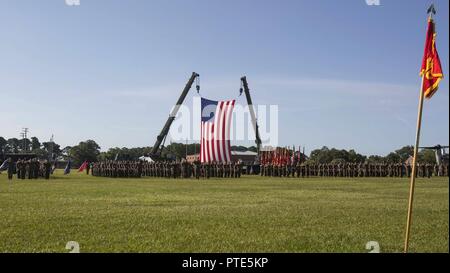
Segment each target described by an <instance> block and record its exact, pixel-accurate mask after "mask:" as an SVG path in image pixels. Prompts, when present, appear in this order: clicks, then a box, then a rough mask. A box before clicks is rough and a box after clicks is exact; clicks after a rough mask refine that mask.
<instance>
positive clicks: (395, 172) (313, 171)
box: [260, 162, 449, 178]
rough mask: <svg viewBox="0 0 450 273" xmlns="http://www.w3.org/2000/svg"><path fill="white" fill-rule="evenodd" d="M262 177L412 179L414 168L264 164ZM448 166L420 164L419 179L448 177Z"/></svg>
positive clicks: (373, 165) (399, 164)
mask: <svg viewBox="0 0 450 273" xmlns="http://www.w3.org/2000/svg"><path fill="white" fill-rule="evenodd" d="M260 174H261V176H268V177H303V178H304V177H350V178H351V177H411V174H412V166H411V165H407V164H402V163H397V164H387V163H380V164H369V163H337V164H309V163H305V162H304V163H299V162H298V163H296V164H270V163H269V164H264V165H261V172H260ZM448 175H449V165H448V164H440V165H437V164H418V165H417V173H416V176H418V177H428V178H431V177H432V176H447V177H448Z"/></svg>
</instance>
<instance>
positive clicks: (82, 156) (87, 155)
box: [70, 140, 100, 166]
mask: <svg viewBox="0 0 450 273" xmlns="http://www.w3.org/2000/svg"><path fill="white" fill-rule="evenodd" d="M99 154H100V146H99V145H98V144H97V143H96V142H95V141H93V140H86V141H83V142H80V143H79V144H78V145H77V146H74V147H72V148H71V149H70V157H71V159H72V162H73V164H74V166H79V165H81V164H82V163H83V162H84V161H85V160H87V161H89V162H95V161H97V157H98V155H99Z"/></svg>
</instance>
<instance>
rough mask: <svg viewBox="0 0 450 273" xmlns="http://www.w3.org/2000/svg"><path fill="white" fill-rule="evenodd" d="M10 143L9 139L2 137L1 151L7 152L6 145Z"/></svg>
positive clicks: (0, 138) (0, 142)
mask: <svg viewBox="0 0 450 273" xmlns="http://www.w3.org/2000/svg"><path fill="white" fill-rule="evenodd" d="M7 145H8V141H7V140H6V139H4V138H3V137H0V153H1V154H3V153H5V152H6V148H7V147H6V146H7Z"/></svg>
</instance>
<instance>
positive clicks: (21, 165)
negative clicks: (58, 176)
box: [8, 159, 53, 180]
mask: <svg viewBox="0 0 450 273" xmlns="http://www.w3.org/2000/svg"><path fill="white" fill-rule="evenodd" d="M52 170H53V168H52V164H51V163H50V162H49V161H48V160H45V161H42V162H41V161H39V160H37V159H29V160H22V159H20V160H18V161H17V162H13V161H12V160H11V159H8V179H9V180H11V179H13V177H14V174H15V175H17V179H38V178H45V179H50V174H51V173H52Z"/></svg>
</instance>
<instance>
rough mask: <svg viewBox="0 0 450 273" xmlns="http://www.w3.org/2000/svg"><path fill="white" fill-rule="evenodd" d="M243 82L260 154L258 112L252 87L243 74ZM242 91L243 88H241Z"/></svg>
mask: <svg viewBox="0 0 450 273" xmlns="http://www.w3.org/2000/svg"><path fill="white" fill-rule="evenodd" d="M241 82H242V86H243V89H244V90H243V91H244V92H245V98H246V99H247V104H248V108H249V111H250V116H251V118H252V125H253V129H254V130H255V143H256V150H257V153H258V155H259V152H260V150H261V143H262V142H261V138H260V135H259V126H258V121H257V120H256V114H255V109H254V108H253V102H252V97H251V96H250V89H249V88H248V82H247V77H246V76H243V77H242V78H241ZM241 92H242V89H241Z"/></svg>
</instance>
